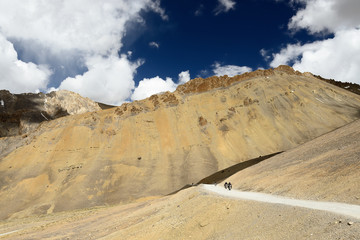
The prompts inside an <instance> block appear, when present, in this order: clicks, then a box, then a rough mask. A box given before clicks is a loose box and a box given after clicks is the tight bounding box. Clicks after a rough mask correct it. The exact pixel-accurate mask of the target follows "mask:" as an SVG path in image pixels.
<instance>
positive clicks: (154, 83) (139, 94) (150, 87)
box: [131, 76, 177, 101]
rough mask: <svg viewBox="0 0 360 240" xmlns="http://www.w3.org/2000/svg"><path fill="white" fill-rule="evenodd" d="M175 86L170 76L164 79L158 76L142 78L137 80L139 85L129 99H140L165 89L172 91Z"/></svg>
mask: <svg viewBox="0 0 360 240" xmlns="http://www.w3.org/2000/svg"><path fill="white" fill-rule="evenodd" d="M176 87H177V84H175V83H174V82H173V80H172V79H171V78H166V79H165V80H164V79H162V78H160V77H159V76H156V77H154V78H144V79H143V80H141V81H140V82H139V86H138V87H137V88H136V89H135V91H134V93H133V95H132V96H131V100H133V101H134V100H141V99H144V98H147V97H150V96H151V95H154V94H157V93H161V92H166V91H170V92H173V91H175V90H176Z"/></svg>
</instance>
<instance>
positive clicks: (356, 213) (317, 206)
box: [202, 184, 360, 219]
mask: <svg viewBox="0 0 360 240" xmlns="http://www.w3.org/2000/svg"><path fill="white" fill-rule="evenodd" d="M202 187H203V188H204V189H206V190H207V191H211V192H214V193H217V194H219V195H222V196H226V197H231V198H237V199H246V200H252V201H258V202H266V203H274V204H283V205H288V206H294V207H302V208H309V209H314V210H321V211H328V212H332V213H336V214H341V215H346V216H350V217H355V218H358V219H360V206H359V205H352V204H345V203H337V202H319V201H309V200H299V199H291V198H286V197H281V196H274V195H270V194H265V193H257V192H242V191H238V190H231V191H229V190H227V189H225V188H224V187H222V186H215V185H208V184H204V185H202Z"/></svg>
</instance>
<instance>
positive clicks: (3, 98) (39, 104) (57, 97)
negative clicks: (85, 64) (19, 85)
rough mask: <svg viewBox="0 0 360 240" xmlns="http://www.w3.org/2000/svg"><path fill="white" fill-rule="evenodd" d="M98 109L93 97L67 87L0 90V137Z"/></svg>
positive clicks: (27, 130) (23, 132)
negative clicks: (48, 90) (45, 90)
mask: <svg viewBox="0 0 360 240" xmlns="http://www.w3.org/2000/svg"><path fill="white" fill-rule="evenodd" d="M96 110H100V107H99V105H98V104H97V103H95V102H94V101H92V100H90V99H88V98H84V97H81V96H80V95H79V94H77V93H73V92H70V91H67V90H60V91H56V92H55V91H54V92H51V93H48V94H44V93H38V94H34V93H25V94H11V93H10V92H9V91H7V90H1V91H0V137H6V136H15V135H21V134H25V133H28V132H30V131H32V130H34V129H35V128H36V127H38V125H39V124H40V123H41V122H43V121H50V120H53V119H56V118H59V117H63V116H67V115H74V114H81V113H85V112H92V111H96Z"/></svg>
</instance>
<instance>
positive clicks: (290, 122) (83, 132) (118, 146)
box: [0, 66, 360, 219]
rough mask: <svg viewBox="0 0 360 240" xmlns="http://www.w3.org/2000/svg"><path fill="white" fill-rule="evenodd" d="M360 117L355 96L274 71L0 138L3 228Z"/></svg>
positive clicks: (200, 84) (124, 195)
mask: <svg viewBox="0 0 360 240" xmlns="http://www.w3.org/2000/svg"><path fill="white" fill-rule="evenodd" d="M359 109H360V96H358V95H356V94H353V93H351V92H349V91H346V90H344V89H341V88H339V87H336V86H334V85H331V84H329V83H327V82H324V81H322V80H320V79H319V78H317V77H315V76H313V75H312V74H311V73H300V72H297V71H294V70H293V69H292V68H290V67H287V66H280V67H278V68H276V69H269V70H257V71H255V72H252V73H246V74H243V75H239V76H235V77H227V76H223V77H211V78H207V79H201V78H197V79H193V80H191V81H189V82H188V83H186V84H184V85H181V86H179V87H178V89H177V90H176V91H175V92H173V93H170V92H166V93H162V94H157V95H153V96H151V97H150V98H148V99H145V100H142V101H135V102H132V103H126V104H123V105H122V106H120V107H116V108H110V109H107V110H99V111H95V112H89V113H84V114H77V115H72V116H65V117H61V118H57V119H54V120H51V121H44V122H42V123H41V125H39V127H38V128H36V129H35V130H33V131H31V132H29V133H27V134H25V135H19V136H12V137H3V138H0V146H1V153H0V158H1V160H0V209H4V211H1V213H0V219H5V218H9V217H13V218H14V217H21V216H28V215H33V214H46V213H52V212H59V211H66V210H73V209H80V208H88V207H92V206H99V205H106V204H111V205H112V204H118V203H126V202H131V201H134V200H136V199H139V198H146V197H149V196H157V195H166V194H169V193H171V192H174V191H176V190H178V189H180V188H181V187H183V186H184V185H186V184H191V183H196V182H198V181H200V180H201V179H203V178H204V177H207V176H209V175H211V174H213V173H214V172H217V171H219V170H221V169H224V168H227V167H230V166H232V165H234V164H238V163H241V162H244V161H247V160H249V159H253V158H256V157H259V156H260V155H261V156H264V155H268V154H272V153H276V152H280V151H286V150H289V149H292V148H294V147H296V146H298V145H300V144H302V143H305V142H307V141H309V140H312V139H314V138H316V137H318V136H320V135H322V134H325V133H327V132H329V131H332V130H334V129H337V128H339V127H341V126H343V125H345V124H348V123H350V122H352V121H354V120H356V119H358V118H359V117H360V111H359ZM9 203H11V204H9Z"/></svg>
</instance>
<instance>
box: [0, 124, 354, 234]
mask: <svg viewBox="0 0 360 240" xmlns="http://www.w3.org/2000/svg"><path fill="white" fill-rule="evenodd" d="M359 124H360V120H358V121H355V122H353V123H350V124H348V125H346V126H344V127H341V128H339V129H337V130H335V131H333V132H330V133H328V134H325V135H323V136H321V137H319V138H316V139H314V140H312V141H310V142H308V143H305V144H303V145H301V146H299V147H296V148H294V149H291V150H289V151H287V152H285V153H282V154H280V155H276V156H274V157H272V158H269V159H266V160H264V161H262V162H261V163H259V164H257V165H254V166H252V167H250V168H247V169H245V170H243V171H241V172H239V173H237V174H236V175H234V176H233V177H231V178H229V179H227V181H229V180H230V181H232V183H233V185H234V186H239V184H240V183H241V184H243V182H246V183H248V185H249V188H250V189H253V190H259V189H257V186H258V182H257V181H256V179H257V177H254V179H255V180H254V179H249V176H247V175H250V176H251V175H253V176H258V175H260V177H259V179H260V178H264V181H263V182H268V181H269V179H270V184H269V186H266V189H265V191H268V189H270V190H273V189H275V190H276V191H274V193H275V194H283V193H284V191H281V190H282V189H283V190H287V189H288V188H289V186H288V185H287V182H289V183H291V184H293V186H291V188H296V187H294V185H304V184H303V182H304V183H305V184H306V183H307V182H306V180H305V179H310V180H312V182H311V184H314V183H316V181H319V177H320V178H321V177H324V176H325V174H323V175H319V174H318V173H319V172H322V173H325V172H327V174H326V179H323V181H322V183H321V184H320V185H316V184H315V185H314V186H310V187H309V186H308V187H300V188H297V189H296V196H298V197H300V196H301V197H300V199H311V198H313V197H312V194H314V193H315V196H316V192H313V191H312V190H314V189H315V188H317V192H318V193H320V194H321V195H322V196H326V198H324V199H325V200H327V201H341V202H351V199H352V198H351V196H353V191H350V192H348V191H345V192H341V191H339V189H341V188H339V187H338V185H343V186H347V185H348V183H349V182H354V183H356V184H358V182H359V181H358V180H357V179H354V177H356V176H359V175H360V174H359V169H358V168H354V167H353V170H352V172H351V173H350V174H349V165H348V164H344V162H345V163H346V162H350V165H351V162H352V163H353V162H354V161H356V159H357V161H358V158H357V156H358V155H359V154H358V150H359V146H358V145H359V141H358V140H359V139H358V136H359V133H358V131H359V129H360V128H359ZM339 148H340V149H339ZM331 149H333V150H335V151H340V152H339V154H340V155H346V157H345V158H344V159H345V160H344V161H342V160H339V161H335V160H334V159H331V157H330V158H329V154H324V153H327V152H329V151H330V153H331ZM349 149H354V150H353V151H349ZM299 151H300V152H302V154H300V155H303V156H306V158H305V159H304V158H303V159H299V160H297V161H294V159H296V158H297V157H298V156H299ZM330 155H334V158H336V159H339V158H337V154H333V153H331V154H330ZM319 156H327V158H328V160H324V159H321V158H319ZM351 159H354V160H351ZM279 161H280V162H279ZM317 161H320V163H319V164H317V163H316V162H317ZM324 161H325V162H326V163H324ZM278 162H279V163H278ZM307 164H310V165H311V167H306V165H307ZM279 165H280V166H279ZM282 166H284V167H282ZM289 167H291V168H290V170H293V171H294V170H295V169H297V173H298V174H297V175H302V174H303V175H305V176H304V177H302V178H300V177H297V178H294V176H293V175H286V174H281V175H282V176H281V177H280V179H282V180H283V178H287V180H286V181H285V180H283V181H282V182H281V183H280V182H276V181H274V179H275V180H276V179H279V177H278V176H279V172H284V173H289V172H290V171H286V170H288V168H289ZM278 168H279V170H278ZM329 168H330V169H333V170H335V169H336V171H335V172H334V171H329ZM270 170H272V171H270ZM249 172H252V173H251V174H249ZM262 172H264V174H262ZM270 175H273V178H270V177H269V176H270ZM341 175H342V176H341ZM244 178H248V179H244ZM249 180H250V181H249ZM314 180H315V181H314ZM334 183H336V184H335V186H334V188H332V189H333V190H329V189H331V187H332V186H333V185H334ZM251 184H254V186H255V187H252V186H251ZM218 186H219V185H218ZM219 187H220V189H221V191H224V190H223V189H222V187H221V185H220V186H219ZM212 188H213V187H212ZM309 188H310V190H311V191H309ZM323 189H325V191H323ZM354 189H355V190H357V189H359V188H358V187H356V186H354ZM345 190H347V189H346V188H345ZM221 191H219V192H221ZM263 191H264V190H263ZM226 192H227V193H233V191H231V192H229V191H226ZM285 193H286V192H285ZM234 194H235V193H234ZM286 195H289V194H288V193H286ZM339 195H341V196H342V197H341V196H340V197H339ZM292 196H295V195H292ZM347 199H348V200H350V201H348V200H347ZM353 204H354V203H353ZM358 208H359V205H358V206H357V209H358ZM1 234H4V235H2V236H3V238H4V239H67V238H69V239H267V240H268V239H274V240H275V239H276V240H277V239H318V240H321V239H324V240H327V239H351V240H357V239H359V237H360V220H359V218H356V217H348V216H346V215H342V214H333V213H330V212H326V211H318V210H311V209H308V208H299V207H292V206H286V205H283V204H270V203H261V202H255V201H249V200H240V199H236V198H234V197H231V198H229V197H225V196H222V195H218V194H214V193H212V192H210V191H206V188H204V187H203V186H197V187H191V188H188V189H186V190H183V191H180V192H178V193H177V194H174V195H171V196H166V197H162V198H158V199H154V200H148V201H142V202H139V203H132V204H126V205H119V206H113V207H105V208H104V207H102V208H94V209H89V210H81V211H70V212H63V213H56V214H50V215H44V216H42V217H30V218H26V219H13V220H10V221H6V222H0V238H1Z"/></svg>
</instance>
